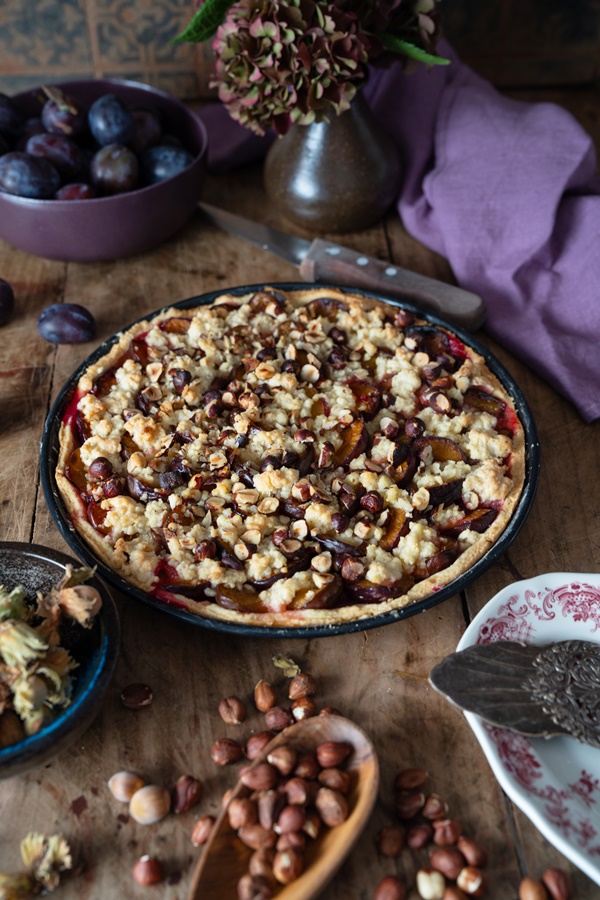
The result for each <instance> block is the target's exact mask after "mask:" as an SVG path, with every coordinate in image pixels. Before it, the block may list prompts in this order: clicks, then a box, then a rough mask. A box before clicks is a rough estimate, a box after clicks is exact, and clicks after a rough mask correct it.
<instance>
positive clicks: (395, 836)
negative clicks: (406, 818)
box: [375, 825, 406, 856]
mask: <svg viewBox="0 0 600 900" xmlns="http://www.w3.org/2000/svg"><path fill="white" fill-rule="evenodd" d="M375 840H376V843H377V849H378V850H379V852H380V853H381V855H382V856H400V854H401V853H402V850H403V849H404V844H405V842H406V833H405V831H404V828H402V827H401V826H400V825H387V826H386V827H385V828H382V829H381V831H379V833H378V835H377V837H376V839H375Z"/></svg>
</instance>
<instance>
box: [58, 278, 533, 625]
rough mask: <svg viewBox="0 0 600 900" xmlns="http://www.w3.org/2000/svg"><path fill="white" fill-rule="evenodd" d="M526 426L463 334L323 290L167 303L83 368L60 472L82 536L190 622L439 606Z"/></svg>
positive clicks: (510, 502) (508, 511)
mask: <svg viewBox="0 0 600 900" xmlns="http://www.w3.org/2000/svg"><path fill="white" fill-rule="evenodd" d="M524 472H525V454H524V435H523V428H522V425H521V422H520V421H519V418H518V415H517V413H516V411H515V406H514V403H513V401H512V400H511V397H510V396H509V395H508V393H507V391H506V390H505V389H504V387H503V386H502V384H501V383H500V382H499V380H498V379H497V378H496V377H495V376H494V374H493V373H492V372H491V371H490V370H489V369H488V367H487V366H486V364H485V361H484V359H483V358H482V357H481V355H479V354H478V353H476V352H475V351H474V350H473V349H472V348H471V347H469V346H468V345H467V344H465V343H464V342H463V341H462V340H461V339H459V338H458V337H457V336H456V334H454V333H453V332H452V331H451V330H449V329H446V328H444V327H439V326H436V325H432V324H431V323H429V322H428V321H426V320H421V319H419V318H418V317H415V315H414V314H413V313H412V312H410V311H408V310H405V309H402V308H397V307H392V306H388V305H387V304H385V303H381V302H378V301H376V300H371V299H368V298H365V297H362V296H353V295H352V294H351V293H348V292H342V291H340V290H335V289H330V288H320V287H314V288H313V287H311V288H306V289H305V290H296V291H289V292H285V293H283V292H282V291H280V290H278V289H274V288H269V287H265V288H264V289H263V290H260V291H257V292H255V293H251V294H248V295H245V296H239V295H233V294H227V293H225V294H223V295H222V296H220V297H219V298H218V299H217V300H216V301H215V302H214V303H213V304H212V305H210V306H199V307H197V308H194V309H177V308H172V309H167V310H162V311H161V312H159V313H157V314H156V315H154V316H153V317H152V318H149V319H147V320H145V321H142V322H138V323H136V324H135V325H133V326H132V327H131V328H129V329H128V330H127V331H126V332H124V333H123V334H122V335H120V337H119V339H118V340H117V341H116V343H114V344H113V346H112V348H111V349H110V351H109V352H108V353H107V354H106V355H105V356H103V357H102V358H101V359H99V360H98V361H97V362H95V363H94V364H93V365H91V366H89V367H88V368H87V370H86V371H85V372H84V374H83V375H82V377H81V378H80V379H79V382H78V384H77V387H76V391H75V394H74V396H73V398H72V400H71V402H70V404H69V406H68V408H67V410H66V413H65V415H64V418H63V421H62V424H61V431H60V454H59V462H58V466H57V471H56V478H57V483H58V487H59V490H60V492H61V494H62V497H63V499H64V502H65V504H66V506H67V509H68V512H69V515H70V517H71V519H72V522H73V524H74V527H75V528H76V529H77V531H78V532H79V533H80V534H81V535H82V536H83V538H84V539H85V540H86V542H87V543H88V544H89V545H90V546H91V548H92V549H93V551H94V552H95V553H96V554H97V556H98V557H99V558H100V559H101V560H102V561H103V562H104V563H105V564H106V565H107V566H108V567H109V568H111V569H112V570H113V571H114V572H116V573H118V574H119V575H120V576H121V577H123V578H124V579H126V580H127V581H128V582H130V583H131V584H133V585H135V586H136V587H137V588H140V589H141V590H143V591H144V592H146V593H148V594H151V595H153V596H154V597H157V598H159V599H160V600H162V601H164V602H166V603H169V604H175V605H178V606H183V607H185V608H187V609H188V610H190V611H192V612H194V613H197V614H198V615H199V616H209V617H212V618H215V619H220V620H224V621H228V622H243V623H246V624H252V625H264V626H286V627H294V626H306V625H327V624H338V623H342V622H348V621H353V620H358V619H363V618H368V617H371V616H376V615H380V614H382V613H385V612H388V611H390V610H393V609H396V608H399V607H404V606H406V605H407V604H410V603H413V602H415V601H416V600H420V599H423V598H424V597H427V596H429V595H430V594H431V593H432V592H435V591H437V590H439V589H440V588H441V587H442V586H444V585H446V584H449V583H450V582H451V581H453V580H454V579H455V578H456V577H457V576H458V575H460V574H461V573H463V572H465V571H466V570H467V569H469V568H470V567H471V566H472V565H473V564H474V563H475V562H476V561H477V560H478V559H480V558H481V557H482V556H483V554H484V553H485V552H486V551H487V550H488V549H489V548H490V547H491V545H492V544H494V542H495V541H497V539H498V537H499V536H500V535H501V534H502V532H503V531H504V529H505V527H506V525H507V524H508V522H509V520H510V518H511V515H512V513H513V511H514V509H515V505H516V503H517V501H518V498H519V495H520V493H521V490H522V487H523V483H524Z"/></svg>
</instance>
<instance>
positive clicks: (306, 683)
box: [288, 554, 323, 700]
mask: <svg viewBox="0 0 600 900" xmlns="http://www.w3.org/2000/svg"><path fill="white" fill-rule="evenodd" d="M320 555H321V556H322V555H323V554H320ZM315 559H318V556H317V557H315ZM316 692H317V682H316V681H315V679H314V678H313V677H312V675H309V674H308V672H301V673H300V674H299V675H295V676H294V677H293V678H292V680H291V681H290V685H289V688H288V697H289V698H290V700H301V699H302V698H303V697H312V696H313V695H314V694H316Z"/></svg>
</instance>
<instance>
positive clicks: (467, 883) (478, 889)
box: [456, 866, 486, 897]
mask: <svg viewBox="0 0 600 900" xmlns="http://www.w3.org/2000/svg"><path fill="white" fill-rule="evenodd" d="M456 887H458V888H460V889H461V891H464V892H465V894H469V896H471V897H481V896H482V894H483V893H484V892H485V888H486V884H485V880H484V877H483V872H482V871H481V869H478V868H477V866H465V867H464V869H463V870H462V871H461V872H460V874H459V876H458V878H457V879H456Z"/></svg>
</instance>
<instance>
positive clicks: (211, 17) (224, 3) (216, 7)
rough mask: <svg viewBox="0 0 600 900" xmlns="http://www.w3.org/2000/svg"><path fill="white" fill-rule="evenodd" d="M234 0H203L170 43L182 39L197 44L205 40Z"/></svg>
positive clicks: (215, 28) (177, 42) (179, 42)
mask: <svg viewBox="0 0 600 900" xmlns="http://www.w3.org/2000/svg"><path fill="white" fill-rule="evenodd" d="M234 2H235V0H204V3H203V4H202V6H201V7H200V9H198V10H197V11H196V12H195V13H194V15H193V17H192V19H191V20H190V21H189V22H188V24H187V27H186V28H184V30H183V31H182V32H181V34H179V35H177V37H176V38H173V40H172V41H171V44H181V43H183V42H184V41H187V42H188V43H190V44H197V43H200V42H201V41H207V40H208V38H210V37H212V36H213V34H214V33H215V31H216V30H217V28H218V27H219V25H220V24H221V22H222V21H223V19H224V18H225V13H226V12H227V10H228V9H229V7H230V6H233V4H234Z"/></svg>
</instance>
